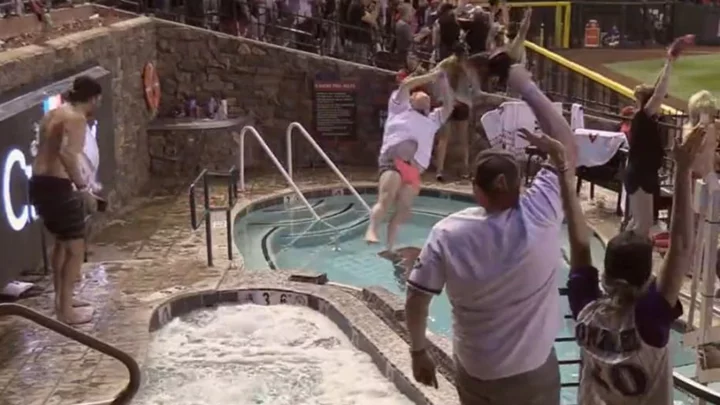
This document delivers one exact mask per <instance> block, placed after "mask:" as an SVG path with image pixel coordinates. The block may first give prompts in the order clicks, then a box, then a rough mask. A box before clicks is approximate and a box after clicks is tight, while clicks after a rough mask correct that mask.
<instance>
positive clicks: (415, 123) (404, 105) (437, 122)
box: [380, 90, 447, 170]
mask: <svg viewBox="0 0 720 405" xmlns="http://www.w3.org/2000/svg"><path fill="white" fill-rule="evenodd" d="M406 94H407V93H406ZM446 119H447V118H443V114H442V108H436V109H434V110H433V111H432V112H431V113H430V114H428V115H427V116H426V115H423V114H422V113H420V112H418V111H416V110H415V109H413V108H412V106H410V99H409V97H407V96H405V97H403V96H402V93H401V92H400V91H399V90H395V91H394V92H393V93H392V95H390V100H389V101H388V116H387V120H386V121H385V130H384V132H383V143H382V147H381V148H380V155H382V154H384V153H385V152H386V151H387V150H388V149H389V148H391V147H393V146H395V145H397V144H399V143H400V142H403V141H407V140H414V141H415V142H417V145H418V148H417V152H415V162H416V163H417V164H418V165H419V166H420V167H421V168H422V169H423V170H425V169H427V167H428V166H430V157H431V156H432V149H433V142H434V141H435V133H436V132H437V131H438V129H440V127H441V126H442V125H443V124H444V123H445V120H446Z"/></svg>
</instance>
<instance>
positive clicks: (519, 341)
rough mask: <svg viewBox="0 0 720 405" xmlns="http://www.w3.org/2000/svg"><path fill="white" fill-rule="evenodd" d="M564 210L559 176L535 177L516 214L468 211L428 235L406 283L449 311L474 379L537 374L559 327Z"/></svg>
mask: <svg viewBox="0 0 720 405" xmlns="http://www.w3.org/2000/svg"><path fill="white" fill-rule="evenodd" d="M562 220H563V211H562V202H561V200H560V186H559V183H558V178H557V175H556V174H555V173H553V172H551V171H549V170H547V169H543V170H541V171H540V173H538V175H537V176H536V177H535V180H534V181H533V184H532V186H531V187H530V188H529V189H528V190H527V191H526V192H525V193H524V194H523V195H522V196H521V198H520V203H519V206H518V207H517V208H513V209H509V210H506V211H504V212H501V213H495V214H488V213H486V212H485V210H484V209H483V208H481V207H476V208H468V209H466V210H463V211H460V212H457V213H455V214H452V215H450V216H449V217H446V218H444V219H442V220H441V221H440V222H438V223H437V224H436V225H435V226H434V227H433V229H432V231H431V232H430V236H429V237H428V239H427V241H426V242H425V246H424V247H423V249H422V252H421V253H420V256H419V257H418V260H417V262H416V264H415V267H414V268H413V270H412V272H411V273H410V277H409V278H408V285H409V286H410V287H412V288H414V289H416V290H420V291H424V292H427V293H432V294H439V293H440V292H441V291H442V289H443V287H445V286H447V295H448V298H449V299H450V303H451V305H452V315H453V333H454V337H453V350H454V352H455V355H456V356H457V358H458V361H459V362H460V363H461V365H462V367H463V368H464V369H465V370H466V371H467V372H468V373H469V374H470V375H471V376H473V377H476V378H479V379H483V380H495V379H499V378H504V377H508V376H513V375H517V374H520V373H524V372H527V371H531V370H534V369H537V368H538V367H540V366H541V365H542V364H543V363H544V362H545V361H546V360H547V358H548V356H549V355H550V351H551V349H552V347H553V344H554V342H555V338H556V336H557V334H558V331H559V330H560V327H561V316H560V309H559V294H558V280H557V273H558V267H559V266H560V264H561V260H562V254H561V251H560V249H561V243H560V237H561V236H560V228H561V226H562Z"/></svg>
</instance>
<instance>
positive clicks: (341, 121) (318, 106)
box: [313, 80, 357, 138]
mask: <svg viewBox="0 0 720 405" xmlns="http://www.w3.org/2000/svg"><path fill="white" fill-rule="evenodd" d="M313 122H314V124H315V133H316V134H317V136H319V137H342V138H348V137H354V136H356V135H357V85H356V83H355V82H352V81H342V80H333V81H330V80H315V83H314V91H313Z"/></svg>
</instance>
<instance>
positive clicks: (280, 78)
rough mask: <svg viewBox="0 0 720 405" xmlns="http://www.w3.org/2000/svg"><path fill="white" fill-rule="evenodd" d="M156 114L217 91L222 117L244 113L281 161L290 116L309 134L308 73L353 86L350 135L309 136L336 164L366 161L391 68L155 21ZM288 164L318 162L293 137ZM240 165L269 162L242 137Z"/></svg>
mask: <svg viewBox="0 0 720 405" xmlns="http://www.w3.org/2000/svg"><path fill="white" fill-rule="evenodd" d="M156 32H157V55H158V71H159V73H160V77H161V86H162V96H163V97H162V106H161V110H162V112H161V113H168V112H169V111H171V110H172V109H173V108H176V107H178V106H180V105H182V102H183V99H184V97H185V96H192V97H195V98H197V99H198V100H199V101H201V102H203V101H206V100H208V99H209V98H210V97H212V96H218V95H221V94H222V95H224V96H225V97H226V98H227V100H228V105H229V110H230V111H229V112H230V116H238V115H241V116H251V117H252V119H253V120H254V122H255V126H256V127H257V129H258V130H259V131H260V133H261V134H262V136H263V138H264V139H265V140H266V141H267V143H268V145H269V146H270V148H271V149H272V151H273V152H274V153H275V154H276V155H277V156H278V157H279V158H280V160H281V161H283V162H284V161H285V158H284V156H285V154H286V146H285V131H286V129H287V127H288V124H290V123H291V122H293V121H298V122H300V123H301V124H302V125H303V126H304V127H305V128H306V129H307V130H308V131H310V133H314V132H315V131H313V82H314V79H315V77H316V75H321V76H323V77H332V78H333V79H336V80H341V81H353V82H355V83H356V84H357V86H358V88H359V89H358V95H357V100H358V101H357V105H358V108H357V117H358V123H357V136H356V137H355V138H353V139H346V138H341V137H338V138H325V139H317V141H318V142H319V143H320V144H321V146H322V147H323V148H324V149H325V150H326V151H327V153H328V154H329V155H330V157H331V158H332V159H333V160H334V161H336V163H338V164H346V165H358V166H367V165H374V164H376V161H377V153H378V151H379V149H380V142H381V140H382V130H381V128H380V124H379V123H380V111H381V110H385V109H386V106H387V100H388V96H389V94H390V92H391V90H392V88H393V87H394V84H395V82H394V73H392V72H389V71H385V70H380V69H377V68H373V67H368V66H362V65H357V64H354V63H351V62H346V61H340V60H336V59H332V58H325V57H321V56H319V55H314V54H309V53H305V52H300V51H296V50H291V49H287V48H282V47H278V46H274V45H271V44H266V43H262V42H256V41H252V40H246V39H242V38H235V37H231V36H228V35H225V34H220V33H216V32H211V31H206V30H203V29H199V28H194V27H187V26H183V25H180V24H175V23H170V22H164V21H158V22H157V31H156ZM293 144H294V146H293V156H294V158H293V159H294V163H295V165H297V166H300V167H302V166H307V165H310V164H314V163H315V162H319V161H320V159H319V157H318V155H317V154H316V153H315V152H314V151H313V150H312V149H311V148H310V147H309V146H308V144H307V142H305V141H303V140H301V139H300V137H299V136H298V137H296V138H294V142H293ZM246 163H247V164H248V167H252V166H262V167H269V166H270V165H271V163H270V160H269V159H267V158H266V157H265V156H264V152H263V151H262V150H261V149H260V148H259V147H258V146H257V144H256V142H255V141H254V140H251V139H250V138H248V139H247V148H246Z"/></svg>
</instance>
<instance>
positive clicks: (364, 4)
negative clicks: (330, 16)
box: [346, 0, 380, 63]
mask: <svg viewBox="0 0 720 405" xmlns="http://www.w3.org/2000/svg"><path fill="white" fill-rule="evenodd" d="M370 6H371V0H352V1H351V2H350V4H349V6H348V12H347V15H348V17H347V23H348V25H349V27H348V30H347V35H346V38H347V40H348V41H349V48H350V49H351V51H352V57H353V59H354V60H355V61H357V62H361V63H367V62H368V61H369V60H370V57H371V55H372V30H373V28H377V18H378V13H379V12H380V7H373V8H372V11H368V7H370Z"/></svg>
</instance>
